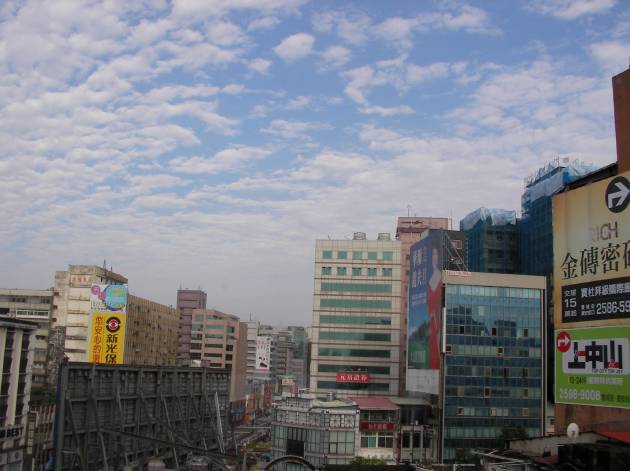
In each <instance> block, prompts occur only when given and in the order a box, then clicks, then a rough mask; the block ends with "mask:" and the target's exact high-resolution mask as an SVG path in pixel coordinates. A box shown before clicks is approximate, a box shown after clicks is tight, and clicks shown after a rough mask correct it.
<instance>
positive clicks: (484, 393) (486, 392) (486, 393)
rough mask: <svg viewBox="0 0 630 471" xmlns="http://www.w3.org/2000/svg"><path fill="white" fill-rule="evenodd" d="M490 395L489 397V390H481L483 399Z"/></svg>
mask: <svg viewBox="0 0 630 471" xmlns="http://www.w3.org/2000/svg"><path fill="white" fill-rule="evenodd" d="M490 395H491V389H490V388H483V397H490Z"/></svg>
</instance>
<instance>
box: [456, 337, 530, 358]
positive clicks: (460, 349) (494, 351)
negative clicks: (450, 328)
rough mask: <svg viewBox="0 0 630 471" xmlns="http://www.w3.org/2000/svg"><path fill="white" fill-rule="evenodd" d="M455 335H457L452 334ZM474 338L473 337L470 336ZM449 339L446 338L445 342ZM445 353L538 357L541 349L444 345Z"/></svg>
mask: <svg viewBox="0 0 630 471" xmlns="http://www.w3.org/2000/svg"><path fill="white" fill-rule="evenodd" d="M453 337H457V336H455V335H454V336H453ZM471 338H473V339H474V338H475V337H471ZM448 341H449V340H448V339H447V342H448ZM446 353H448V354H452V355H468V356H470V355H475V356H506V357H529V358H540V355H541V349H540V348H537V347H534V348H527V347H495V346H487V345H457V344H448V345H446Z"/></svg>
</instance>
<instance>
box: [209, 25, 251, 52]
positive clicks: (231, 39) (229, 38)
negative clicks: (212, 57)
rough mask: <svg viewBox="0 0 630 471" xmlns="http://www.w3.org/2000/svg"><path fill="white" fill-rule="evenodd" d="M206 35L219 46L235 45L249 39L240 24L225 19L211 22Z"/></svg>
mask: <svg viewBox="0 0 630 471" xmlns="http://www.w3.org/2000/svg"><path fill="white" fill-rule="evenodd" d="M206 35H207V37H208V39H209V40H210V42H212V43H214V44H216V45H218V46H234V45H238V44H242V43H244V42H245V41H246V40H247V36H246V35H245V33H243V30H242V29H241V28H240V27H239V26H238V25H235V24H234V23H230V22H229V21H225V20H217V21H213V22H212V23H210V24H209V25H208V26H207V31H206Z"/></svg>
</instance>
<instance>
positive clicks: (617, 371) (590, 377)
mask: <svg viewBox="0 0 630 471" xmlns="http://www.w3.org/2000/svg"><path fill="white" fill-rule="evenodd" d="M629 338H630V327H593V328H586V329H561V330H556V402H557V403H560V404H584V405H591V406H608V407H624V408H630V341H629V340H628V339H629Z"/></svg>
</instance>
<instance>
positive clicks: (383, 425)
mask: <svg viewBox="0 0 630 471" xmlns="http://www.w3.org/2000/svg"><path fill="white" fill-rule="evenodd" d="M359 430H362V431H392V430H396V424H394V423H392V422H365V421H360V422H359Z"/></svg>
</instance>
